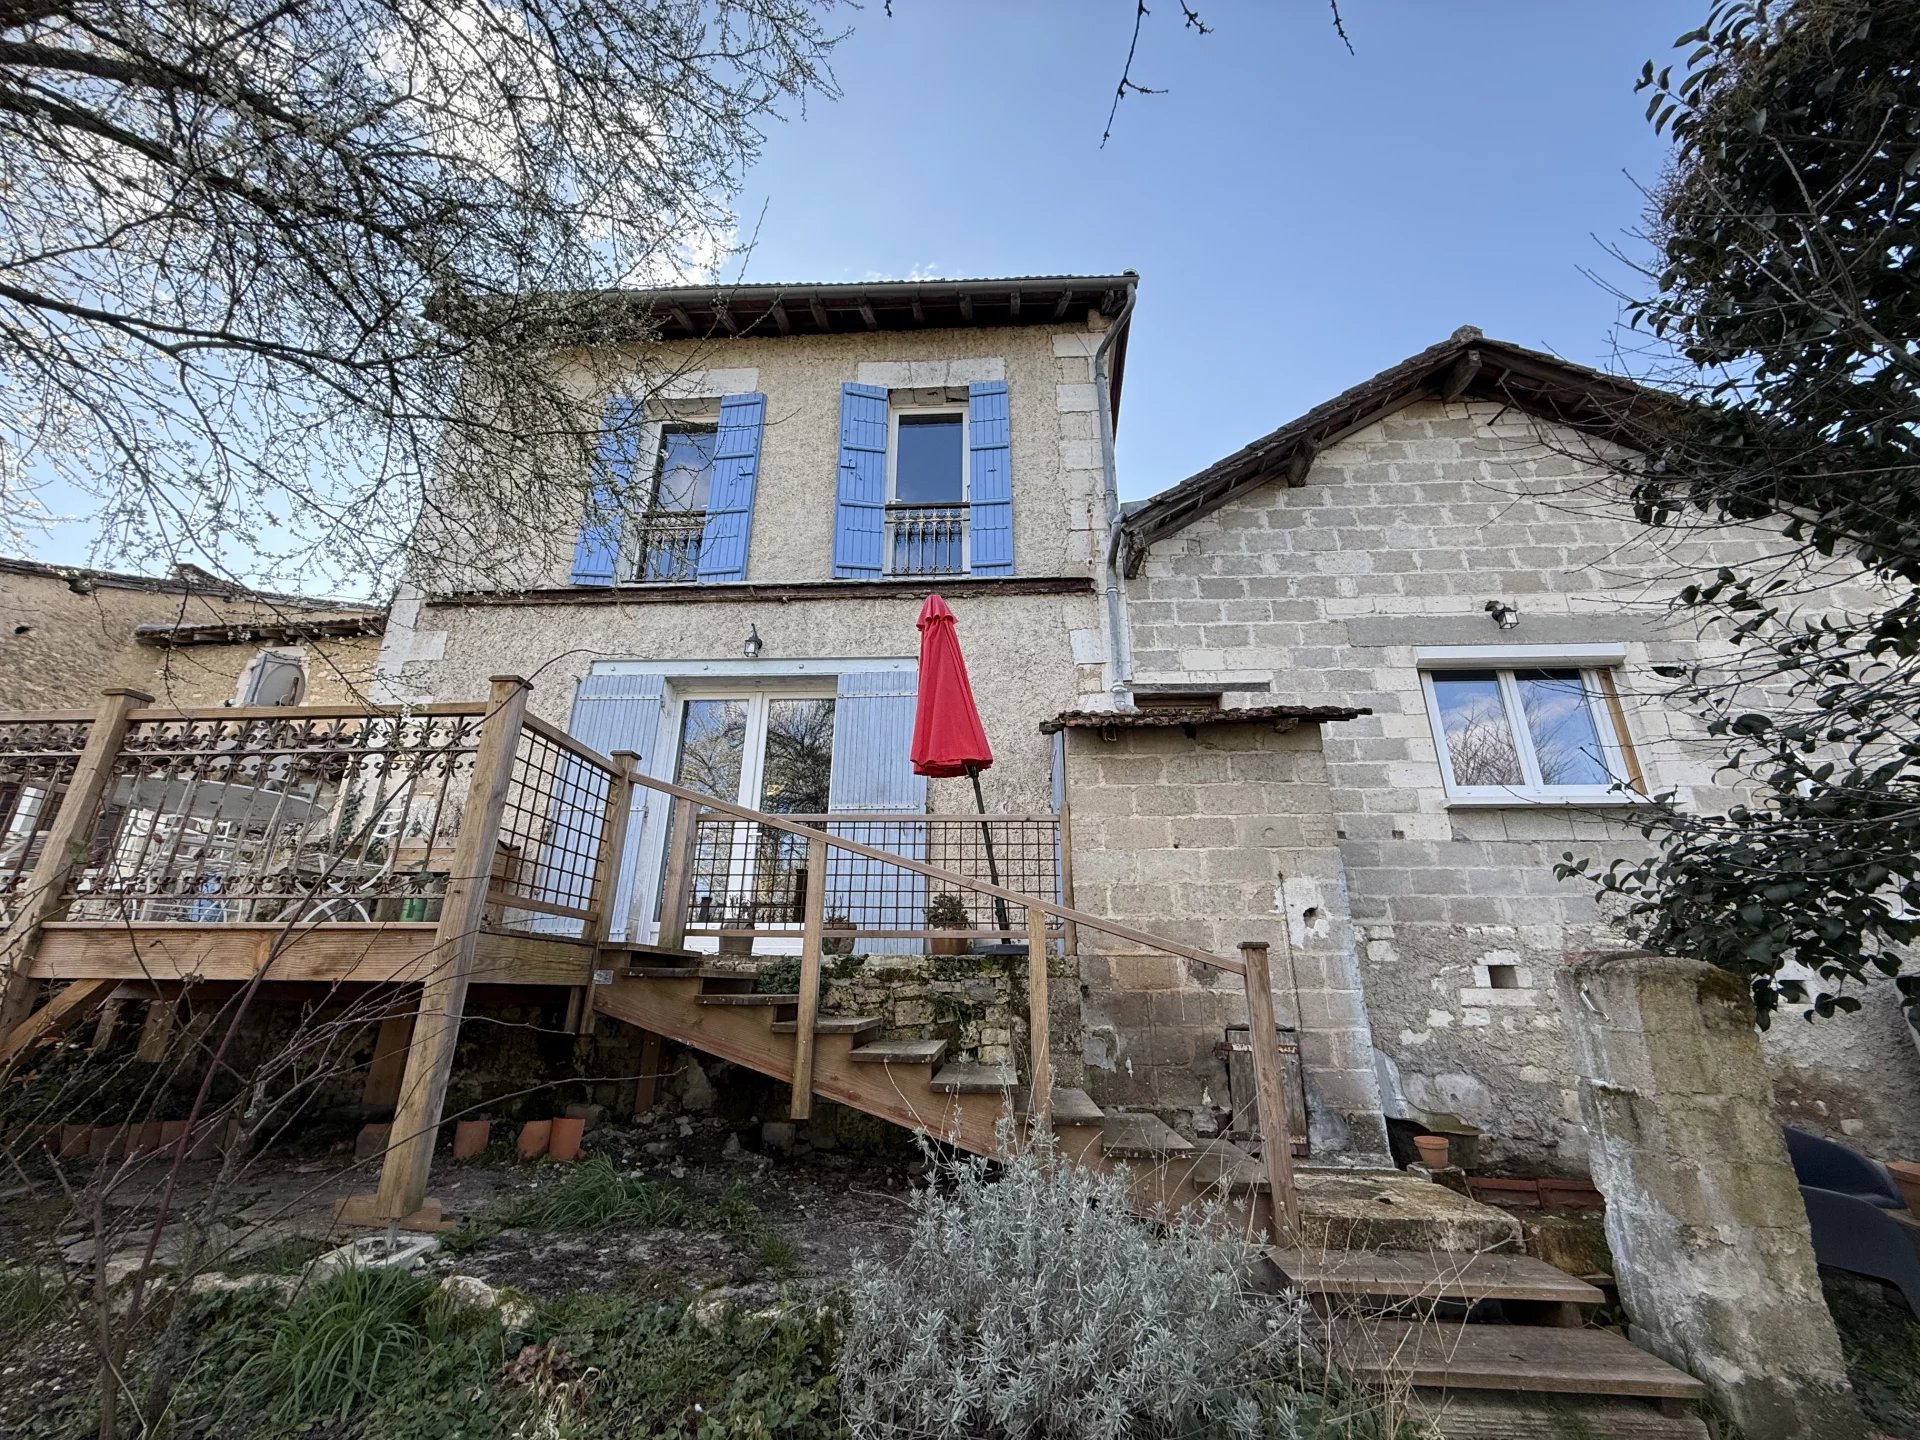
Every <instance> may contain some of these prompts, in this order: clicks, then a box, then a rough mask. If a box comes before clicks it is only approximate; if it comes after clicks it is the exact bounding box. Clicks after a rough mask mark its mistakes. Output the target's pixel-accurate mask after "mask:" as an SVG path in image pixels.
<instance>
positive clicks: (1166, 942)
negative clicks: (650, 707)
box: [633, 775, 1247, 975]
mask: <svg viewBox="0 0 1920 1440" xmlns="http://www.w3.org/2000/svg"><path fill="white" fill-rule="evenodd" d="M633 781H634V784H636V785H644V786H645V787H646V788H647V789H649V790H656V791H658V792H659V793H660V794H662V795H671V796H673V797H674V799H676V800H686V801H690V802H691V803H692V804H693V805H695V806H703V807H705V808H706V809H708V810H712V811H716V812H717V813H719V814H722V815H731V816H732V817H733V818H734V819H736V820H748V821H753V822H757V823H758V824H761V825H765V826H768V827H770V828H772V829H774V830H785V831H786V832H787V833H788V834H791V835H798V836H801V837H802V838H804V839H811V838H812V837H814V836H815V835H824V838H825V839H826V842H827V844H828V845H830V846H832V847H833V848H835V849H837V850H845V851H846V852H847V853H848V854H850V855H860V856H863V857H865V858H866V859H868V860H879V861H883V862H885V863H886V864H888V865H897V866H898V867H899V868H900V869H902V870H910V871H912V872H913V873H914V874H916V875H924V876H926V877H927V878H928V879H929V880H938V881H941V882H942V883H943V884H947V885H954V886H958V887H960V888H962V889H966V890H971V891H973V892H974V893H975V894H977V895H989V896H992V897H994V898H995V899H999V900H1005V901H1006V902H1008V903H1009V904H1011V905H1025V906H1027V907H1029V908H1030V909H1034V910H1038V911H1040V912H1041V913H1042V914H1044V915H1051V916H1053V917H1054V918H1055V919H1056V920H1065V921H1072V922H1073V923H1074V924H1076V925H1079V926H1082V927H1084V928H1085V929H1088V930H1095V931H1098V932H1099V933H1100V934H1102V935H1111V936H1113V937H1114V938H1115V939H1116V940H1129V941H1132V942H1133V943H1134V944H1135V945H1144V946H1146V947H1147V948H1148V949H1150V950H1158V951H1160V952H1161V953H1162V954H1166V955H1174V956H1178V957H1179V958H1180V959H1182V960H1192V961H1194V962H1196V963H1198V964H1201V965H1210V966H1212V967H1213V968H1214V969H1216V970H1225V971H1227V972H1228V973H1229V974H1233V975H1244V974H1246V973H1247V967H1246V966H1245V965H1244V964H1242V963H1241V962H1240V961H1238V960H1229V959H1227V958H1226V957H1225V956H1222V955H1209V954H1208V953H1207V952H1206V951H1204V950H1197V949H1195V948H1194V947H1193V946H1191V945H1182V944H1181V943H1180V942H1179V941H1178V940H1173V939H1170V938H1168V937H1167V936H1165V935H1154V934H1151V933H1149V932H1148V931H1145V930H1135V929H1134V928H1133V927H1132V926H1130V925H1121V924H1119V923H1117V922H1116V921H1112V920H1106V919H1102V918H1101V917H1100V916H1098V915H1092V914H1089V913H1088V912H1087V911H1085V910H1076V909H1074V908H1073V907H1072V906H1070V905H1060V904H1057V903H1055V902H1054V901H1051V900H1042V899H1041V898H1039V897H1038V896H1036V895H1025V894H1022V893H1021V892H1020V891H1018V890H1009V889H1007V888H1006V887H1005V886H1004V885H993V884H990V883H988V882H987V881H985V880H975V879H974V878H973V877H972V876H970V875H962V874H961V873H960V872H959V871H957V870H947V869H944V868H942V867H941V866H938V865H929V864H927V863H926V862H924V861H921V860H913V859H910V858H908V857H907V856H905V855H896V854H894V853H893V852H892V851H891V850H881V849H878V848H877V847H875V846H872V845H862V844H861V843H860V842H859V841H857V840H848V839H846V838H845V837H843V836H839V835H834V834H831V833H828V832H823V831H820V830H817V829H814V828H812V827H811V826H808V825H803V824H800V823H799V822H798V821H794V820H789V819H788V818H787V817H786V816H784V815H769V814H767V813H766V812H765V811H762V810H749V809H748V808H747V807H746V806H744V805H730V804H728V803H727V802H726V801H725V800H716V799H714V798H713V796H711V795H703V794H701V793H700V792H699V791H698V790H689V789H687V788H686V787H685V786H682V785H672V784H669V783H668V782H667V781H665V780H656V779H654V778H653V777H652V776H650V775H636V776H634V777H633ZM683 813H684V811H683ZM840 818H843V819H845V818H864V817H857V816H856V817H848V816H842V817H840ZM910 818H916V819H921V820H924V819H926V818H927V817H926V816H924V815H922V816H916V817H910ZM973 818H974V819H975V820H976V821H977V820H978V819H979V816H977V815H976V816H974V817H973ZM669 863H671V861H670V862H669ZM669 878H671V875H670V876H669ZM667 903H668V904H669V905H672V904H673V892H672V890H671V889H669V890H668V892H667ZM660 943H661V944H663V945H665V944H668V943H677V942H669V941H668V940H667V939H666V937H665V934H664V933H663V935H662V938H661V942H660Z"/></svg>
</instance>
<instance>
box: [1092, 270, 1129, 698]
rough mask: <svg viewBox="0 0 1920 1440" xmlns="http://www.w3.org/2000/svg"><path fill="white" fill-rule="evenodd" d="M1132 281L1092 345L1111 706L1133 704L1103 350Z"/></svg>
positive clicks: (1122, 321) (1123, 323) (1123, 315)
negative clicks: (1103, 522)
mask: <svg viewBox="0 0 1920 1440" xmlns="http://www.w3.org/2000/svg"><path fill="white" fill-rule="evenodd" d="M1138 293H1139V292H1138V288H1137V285H1136V284H1135V283H1129V284H1128V286H1127V302H1126V304H1124V305H1122V306H1121V307H1120V313H1119V315H1117V316H1115V317H1114V322H1113V324H1111V325H1109V326H1108V327H1107V333H1106V334H1105V335H1103V336H1101V338H1100V343H1099V344H1098V345H1097V346H1095V347H1094V351H1093V394H1094V409H1095V411H1096V413H1097V414H1098V415H1099V417H1100V467H1101V471H1102V476H1101V489H1102V492H1103V494H1104V496H1105V499H1106V503H1107V656H1108V661H1109V664H1110V665H1111V666H1112V671H1113V680H1112V682H1111V685H1110V687H1109V688H1110V689H1111V690H1112V692H1113V697H1114V702H1115V705H1116V706H1117V708H1119V709H1122V710H1131V709H1132V708H1133V637H1132V635H1131V634H1130V633H1129V632H1128V629H1127V609H1126V598H1125V595H1124V594H1123V592H1122V587H1121V584H1120V473H1119V468H1118V466H1117V465H1116V464H1115V461H1114V446H1113V390H1112V387H1111V386H1110V385H1109V384H1108V383H1107V352H1108V351H1109V350H1110V349H1112V348H1113V342H1114V341H1116V340H1118V339H1119V338H1120V336H1121V335H1122V334H1123V333H1125V331H1126V327H1127V322H1128V320H1129V319H1130V318H1132V315H1133V302H1134V297H1135V296H1136V295H1137V294H1138Z"/></svg>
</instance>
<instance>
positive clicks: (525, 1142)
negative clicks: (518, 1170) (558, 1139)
mask: <svg viewBox="0 0 1920 1440" xmlns="http://www.w3.org/2000/svg"><path fill="white" fill-rule="evenodd" d="M552 1141H553V1122H552V1121H551V1120H529V1121H527V1123H526V1124H524V1125H522V1126H521V1127H520V1139H519V1141H518V1145H519V1149H520V1158H521V1159H522V1160H538V1159H539V1158H540V1157H541V1156H542V1155H544V1154H546V1153H547V1146H548V1145H549V1144H551V1143H552Z"/></svg>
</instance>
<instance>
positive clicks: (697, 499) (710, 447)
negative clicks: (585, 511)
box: [629, 421, 720, 581]
mask: <svg viewBox="0 0 1920 1440" xmlns="http://www.w3.org/2000/svg"><path fill="white" fill-rule="evenodd" d="M719 443H720V427H719V426H718V425H717V424H713V423H700V422H689V421H675V422H673V423H670V424H663V425H661V427H660V431H659V440H658V442H657V444H656V445H655V447H654V462H653V483H652V490H651V492H650V493H649V495H648V497H647V502H646V505H645V507H644V508H643V509H642V511H641V513H640V514H639V515H638V516H637V517H636V518H635V521H634V525H633V533H632V535H631V537H630V544H629V563H630V571H629V575H630V578H632V579H634V580H637V581H667V580H695V579H698V578H699V574H700V538H701V534H702V532H703V531H704V530H705V529H706V524H707V502H708V499H709V497H710V495H711V493H712V489H713V459H714V453H715V450H716V448H717V447H718V445H719Z"/></svg>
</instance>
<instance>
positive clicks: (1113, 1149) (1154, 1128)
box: [1100, 1110, 1193, 1160]
mask: <svg viewBox="0 0 1920 1440" xmlns="http://www.w3.org/2000/svg"><path fill="white" fill-rule="evenodd" d="M1100 1148H1101V1149H1102V1150H1104V1151H1105V1152H1106V1153H1107V1154H1109V1155H1111V1156H1113V1157H1115V1158H1116V1159H1122V1160H1125V1159H1138V1160H1167V1159H1173V1158H1179V1157H1184V1156H1187V1155H1190V1154H1192V1153H1193V1143H1192V1142H1191V1141H1189V1140H1187V1139H1185V1138H1184V1137H1183V1136H1181V1135H1180V1134H1179V1133H1177V1132H1176V1131H1175V1130H1173V1129H1172V1128H1171V1127H1170V1126H1168V1125H1167V1124H1165V1123H1164V1122H1163V1121H1162V1120H1161V1119H1160V1117H1159V1116H1157V1115H1144V1114H1136V1113H1134V1112H1133V1111H1128V1110H1117V1111H1114V1112H1112V1113H1110V1114H1108V1115H1107V1116H1106V1117H1105V1119H1104V1120H1103V1121H1102V1123H1101V1134H1100Z"/></svg>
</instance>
